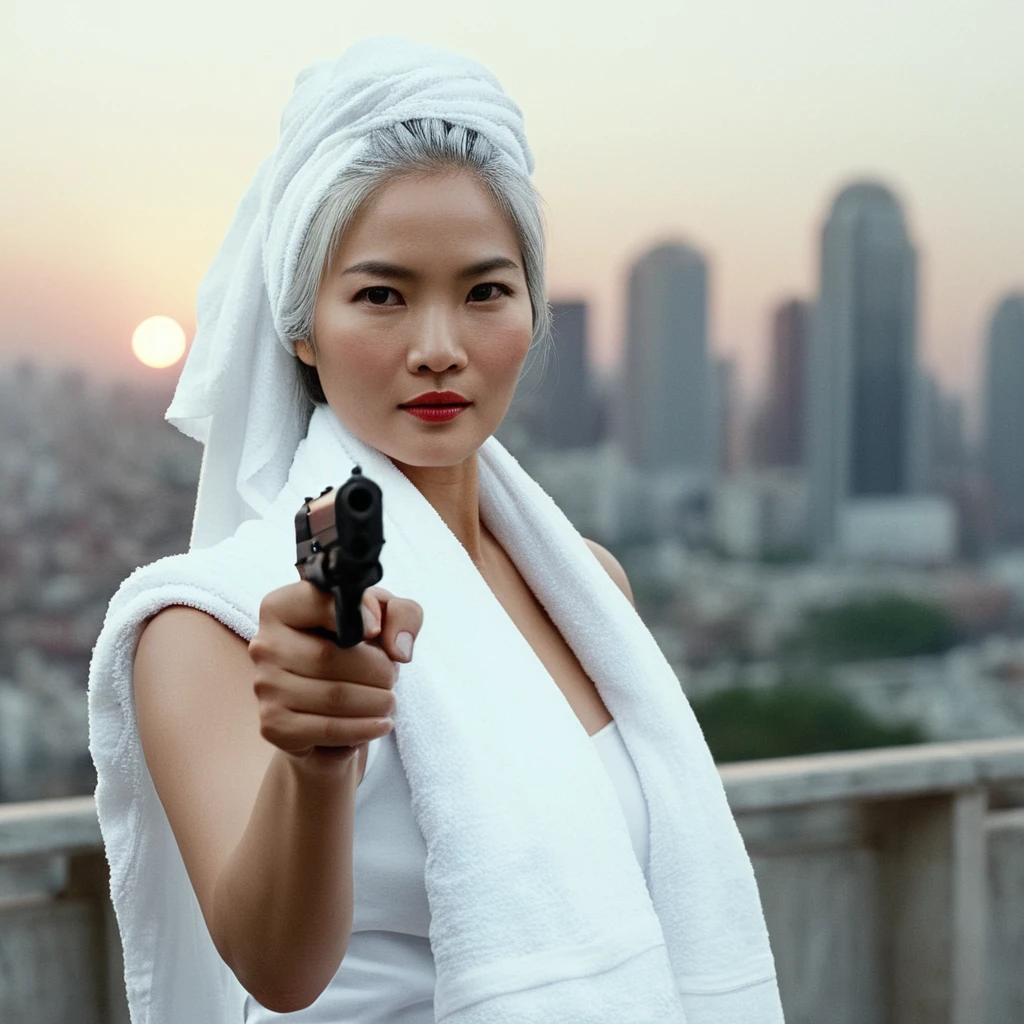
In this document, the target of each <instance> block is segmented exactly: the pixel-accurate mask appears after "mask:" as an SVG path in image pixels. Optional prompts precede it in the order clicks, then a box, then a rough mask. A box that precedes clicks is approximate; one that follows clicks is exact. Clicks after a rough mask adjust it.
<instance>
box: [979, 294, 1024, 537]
mask: <svg viewBox="0 0 1024 1024" xmlns="http://www.w3.org/2000/svg"><path fill="white" fill-rule="evenodd" d="M1022 440H1024V292H1017V293H1015V294H1011V295H1007V296H1006V297H1005V298H1004V299H1003V300H1002V302H1000V303H999V305H998V306H997V308H996V310H995V312H994V314H993V315H992V320H991V322H990V324H989V331H988V346H987V351H986V366H985V401H984V436H983V439H982V443H983V450H984V457H985V469H986V472H987V475H988V479H989V485H990V487H991V489H992V503H993V508H992V518H993V527H994V533H995V537H994V539H995V540H996V541H997V543H1000V544H1021V543H1024V457H1022V456H1021V444H1022Z"/></svg>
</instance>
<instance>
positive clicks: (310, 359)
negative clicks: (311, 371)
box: [295, 338, 316, 366]
mask: <svg viewBox="0 0 1024 1024" xmlns="http://www.w3.org/2000/svg"><path fill="white" fill-rule="evenodd" d="M295 354H296V355H297V356H298V357H299V358H300V359H301V360H302V361H303V362H304V363H305V364H306V365H307V366H316V356H315V355H314V353H313V346H312V345H311V344H310V343H309V339H308V338H299V340H298V341H296V342H295Z"/></svg>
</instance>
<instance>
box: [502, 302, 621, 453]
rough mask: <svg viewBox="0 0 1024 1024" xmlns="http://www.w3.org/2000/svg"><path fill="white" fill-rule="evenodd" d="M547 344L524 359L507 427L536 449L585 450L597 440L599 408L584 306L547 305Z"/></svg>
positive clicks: (600, 421) (505, 427) (575, 303)
mask: <svg viewBox="0 0 1024 1024" xmlns="http://www.w3.org/2000/svg"><path fill="white" fill-rule="evenodd" d="M551 316H552V324H551V345H550V348H549V349H548V350H547V352H546V354H545V353H544V352H543V351H542V350H540V349H537V350H535V351H533V352H531V353H529V355H528V356H527V358H526V362H525V363H524V364H523V372H522V375H521V376H520V379H519V383H518V384H517V385H516V394H515V398H514V399H513V402H512V406H511V407H510V409H509V413H508V416H507V417H506V422H505V423H503V424H502V428H501V429H499V431H498V438H499V440H504V439H505V436H506V435H507V434H508V432H509V431H512V432H515V431H517V430H519V431H525V435H526V438H528V443H529V444H530V445H531V446H533V447H536V448H540V449H567V448H589V447H591V446H593V445H595V444H597V443H598V441H599V440H600V439H601V430H602V416H601V412H602V410H601V406H600V401H599V398H598V395H597V390H596V388H595V386H594V381H593V376H592V373H591V368H590V362H589V359H588V355H587V307H586V304H585V303H583V302H552V303H551Z"/></svg>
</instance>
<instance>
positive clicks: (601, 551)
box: [583, 537, 635, 605]
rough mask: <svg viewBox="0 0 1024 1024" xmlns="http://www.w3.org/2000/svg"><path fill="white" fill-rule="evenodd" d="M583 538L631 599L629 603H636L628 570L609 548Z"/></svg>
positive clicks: (617, 584)
mask: <svg viewBox="0 0 1024 1024" xmlns="http://www.w3.org/2000/svg"><path fill="white" fill-rule="evenodd" d="M583 539H584V540H585V541H587V546H588V547H589V548H590V550H591V551H593V552H594V556H595V557H596V558H597V560H598V561H599V562H600V563H601V565H602V566H604V570H605V572H607V573H608V575H609V576H611V578H612V579H613V580H614V581H615V584H616V586H618V588H619V590H621V591H622V592H623V593H624V594H625V595H626V597H627V598H628V599H629V603H630V604H634V605H635V602H634V601H633V590H632V588H631V587H630V585H629V577H627V576H626V570H625V569H623V568H622V566H621V565H620V564H619V560H618V559H617V558H616V557H615V556H614V555H613V554H612V553H611V552H610V551H609V550H608V549H607V548H605V547H602V546H601V545H600V544H598V543H597V541H596V540H587V538H586V537H584V538H583Z"/></svg>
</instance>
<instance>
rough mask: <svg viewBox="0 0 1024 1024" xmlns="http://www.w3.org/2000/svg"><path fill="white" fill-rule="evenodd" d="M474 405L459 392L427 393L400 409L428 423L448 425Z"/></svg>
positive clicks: (402, 405) (404, 403)
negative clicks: (449, 421)
mask: <svg viewBox="0 0 1024 1024" xmlns="http://www.w3.org/2000/svg"><path fill="white" fill-rule="evenodd" d="M470 405H472V402H470V401H469V400H468V399H466V398H463V397H462V395H460V394H459V393H458V392H457V391H425V392H424V393H423V394H422V395H417V396H416V397H415V398H411V399H410V400H409V401H408V402H403V403H402V404H401V405H400V406H399V408H401V409H404V410H405V411H406V412H409V413H412V415H413V416H415V417H416V418H417V419H421V420H424V421H426V422H428V423H447V422H448V420H453V419H455V417H456V416H458V415H459V413H460V412H462V411H463V410H464V409H468V408H469V406H470Z"/></svg>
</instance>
